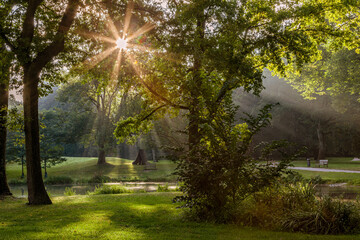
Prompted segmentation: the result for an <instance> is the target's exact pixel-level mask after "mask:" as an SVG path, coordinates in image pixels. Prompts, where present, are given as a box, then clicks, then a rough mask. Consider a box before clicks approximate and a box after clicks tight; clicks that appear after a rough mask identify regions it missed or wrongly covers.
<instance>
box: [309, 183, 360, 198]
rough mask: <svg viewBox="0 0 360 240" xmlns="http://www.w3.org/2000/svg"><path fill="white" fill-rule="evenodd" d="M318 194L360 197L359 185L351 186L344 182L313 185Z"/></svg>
mask: <svg viewBox="0 0 360 240" xmlns="http://www.w3.org/2000/svg"><path fill="white" fill-rule="evenodd" d="M315 190H316V194H317V195H318V196H322V195H328V196H330V197H342V198H344V199H357V198H360V186H351V185H347V184H346V183H337V184H319V185H316V186H315Z"/></svg>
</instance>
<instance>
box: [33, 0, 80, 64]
mask: <svg viewBox="0 0 360 240" xmlns="http://www.w3.org/2000/svg"><path fill="white" fill-rule="evenodd" d="M79 4H80V0H69V3H68V5H67V7H66V10H65V13H64V15H63V17H62V19H61V22H60V25H59V28H58V31H57V33H56V35H55V38H54V40H53V42H52V43H51V44H50V45H49V46H47V47H46V48H45V49H44V50H43V51H42V52H40V53H39V55H38V56H37V57H36V59H35V60H34V62H33V64H32V67H33V68H34V70H35V71H41V69H42V68H43V67H45V65H46V64H47V63H49V62H50V61H51V60H52V58H53V57H55V56H57V55H58V54H59V53H60V52H61V51H63V50H64V44H65V35H66V34H67V33H68V31H69V29H70V26H71V24H72V23H73V21H74V19H75V16H76V12H77V9H78V6H79Z"/></svg>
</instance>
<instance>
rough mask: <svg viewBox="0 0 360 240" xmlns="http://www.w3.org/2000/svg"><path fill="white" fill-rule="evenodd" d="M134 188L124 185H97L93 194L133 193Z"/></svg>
mask: <svg viewBox="0 0 360 240" xmlns="http://www.w3.org/2000/svg"><path fill="white" fill-rule="evenodd" d="M132 192H133V191H132V190H129V189H127V188H125V187H124V186H118V185H103V186H99V187H95V190H94V192H93V193H92V194H95V195H98V194H120V193H132Z"/></svg>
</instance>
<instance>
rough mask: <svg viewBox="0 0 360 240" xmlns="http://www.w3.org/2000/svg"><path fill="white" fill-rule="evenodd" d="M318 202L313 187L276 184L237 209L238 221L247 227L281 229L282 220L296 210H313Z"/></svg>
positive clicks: (301, 184)
mask: <svg viewBox="0 0 360 240" xmlns="http://www.w3.org/2000/svg"><path fill="white" fill-rule="evenodd" d="M315 202H316V198H315V190H314V187H313V186H312V185H309V184H304V183H297V184H287V185H280V184H278V185H277V184H276V185H273V186H271V187H267V188H265V189H263V190H262V191H261V192H257V193H255V194H253V195H252V196H251V197H250V198H249V199H247V201H245V202H243V203H241V204H240V205H239V207H238V209H237V215H236V221H237V222H241V223H243V224H245V225H250V226H258V227H265V228H272V229H280V228H281V225H280V220H281V219H283V218H284V216H286V215H287V214H288V212H291V211H294V210H296V209H299V208H301V209H311V208H312V207H313V206H314V205H315Z"/></svg>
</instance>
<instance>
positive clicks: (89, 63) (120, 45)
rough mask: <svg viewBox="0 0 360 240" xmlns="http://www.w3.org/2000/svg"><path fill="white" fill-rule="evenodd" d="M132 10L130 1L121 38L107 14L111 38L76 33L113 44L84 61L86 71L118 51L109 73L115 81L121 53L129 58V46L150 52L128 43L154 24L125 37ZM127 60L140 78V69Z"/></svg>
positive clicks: (132, 6)
mask: <svg viewBox="0 0 360 240" xmlns="http://www.w3.org/2000/svg"><path fill="white" fill-rule="evenodd" d="M133 9H134V1H131V0H130V1H129V2H128V5H127V8H126V12H125V17H124V28H123V32H122V37H120V31H118V29H117V28H116V26H115V24H114V22H113V20H112V19H111V18H110V16H109V15H108V14H106V21H107V24H106V25H107V28H108V30H109V31H110V32H111V35H112V37H113V38H112V37H107V36H102V35H100V34H97V33H92V32H86V31H76V32H77V33H78V34H79V35H82V36H85V37H88V38H93V39H98V40H102V41H104V42H108V43H112V44H113V46H112V47H110V48H108V49H106V50H105V51H103V52H101V53H99V54H97V55H95V56H93V57H91V58H90V59H87V60H85V61H84V65H85V69H86V70H90V69H92V68H93V67H94V66H95V65H97V64H98V63H100V62H101V61H103V60H104V59H105V58H107V57H108V56H109V55H110V54H111V53H112V52H113V51H114V50H118V55H117V57H116V60H115V63H114V67H113V70H112V72H111V80H116V79H117V78H118V76H119V72H120V67H121V58H122V53H123V52H124V53H126V56H131V54H127V50H128V48H129V47H130V46H131V48H133V49H135V48H136V49H138V50H140V51H152V50H151V49H150V48H147V47H141V46H140V45H137V44H131V43H130V41H131V40H133V39H135V38H137V37H139V36H141V35H142V34H144V33H147V32H149V31H150V30H152V29H153V28H155V26H156V25H155V24H152V23H145V24H144V25H143V26H142V27H141V28H139V29H138V30H137V31H135V32H134V33H133V34H132V35H131V36H130V37H127V33H128V30H129V27H130V22H131V15H132V11H133ZM154 54H155V53H154ZM129 58H130V61H132V62H131V64H132V65H133V66H134V69H135V72H136V73H137V74H138V75H139V76H140V74H141V69H140V68H138V67H137V66H135V65H136V64H134V62H133V57H129ZM140 78H141V77H140ZM141 81H142V83H143V84H145V85H146V83H144V82H143V80H142V79H141Z"/></svg>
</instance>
